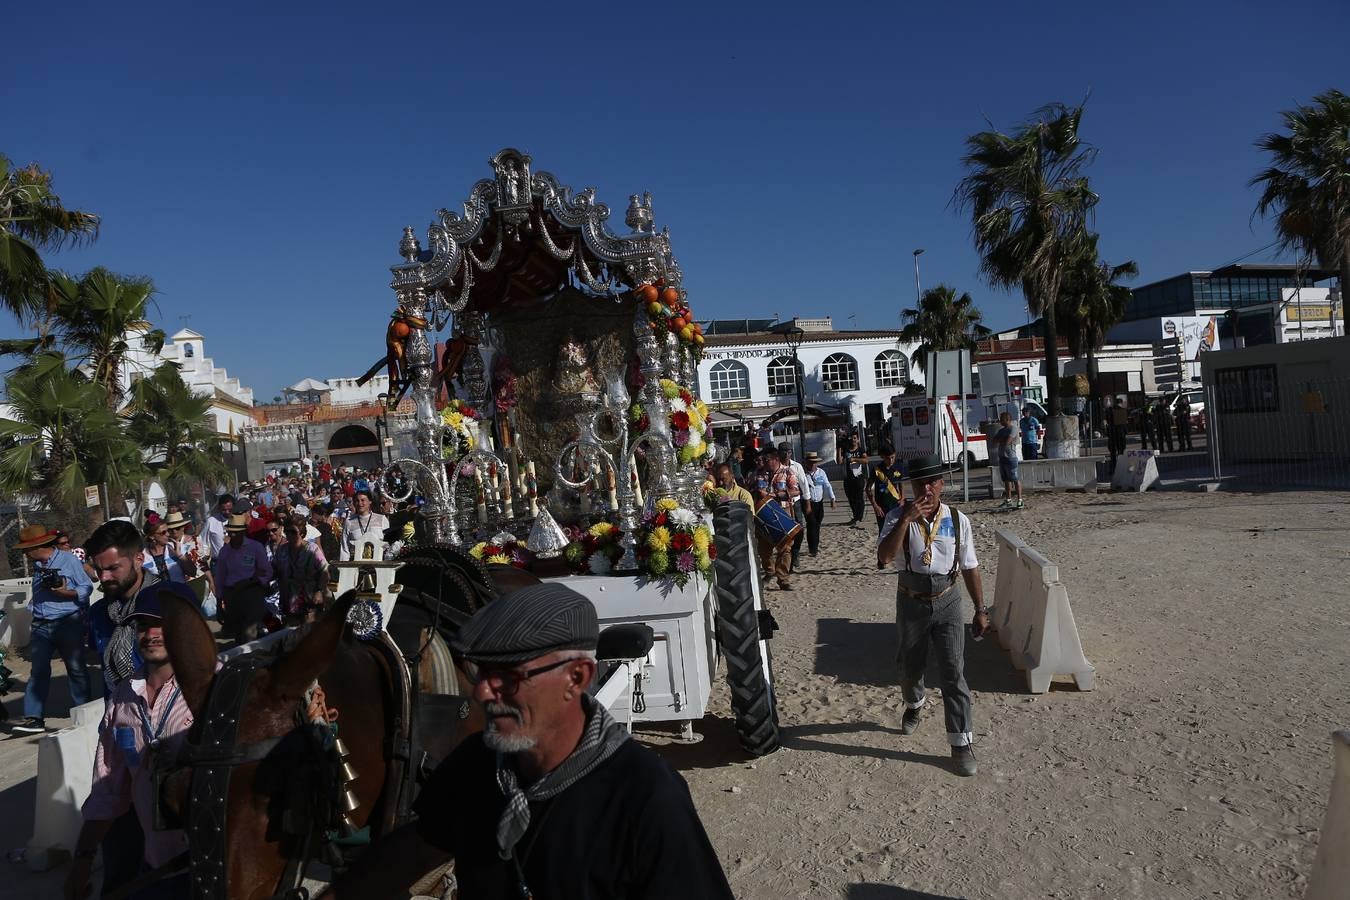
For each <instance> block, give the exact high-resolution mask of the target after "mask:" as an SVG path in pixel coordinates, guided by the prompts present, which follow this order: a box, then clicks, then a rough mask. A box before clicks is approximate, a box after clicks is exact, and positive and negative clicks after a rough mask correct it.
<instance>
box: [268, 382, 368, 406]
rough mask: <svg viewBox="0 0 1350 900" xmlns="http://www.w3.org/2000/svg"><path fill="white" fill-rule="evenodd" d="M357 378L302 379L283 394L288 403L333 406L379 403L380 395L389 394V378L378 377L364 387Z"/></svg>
mask: <svg viewBox="0 0 1350 900" xmlns="http://www.w3.org/2000/svg"><path fill="white" fill-rule="evenodd" d="M356 381H357V379H355V378H329V379H328V380H327V381H320V380H319V379H317V378H302V379H301V380H300V381H297V382H296V383H295V384H293V385H291V386H290V387H288V388H283V389H282V391H281V394H282V396H283V397H285V399H286V402H287V403H327V404H330V405H332V406H349V405H352V404H357V403H378V402H380V395H381V394H387V393H388V392H389V376H388V375H376V376H375V377H374V378H371V379H370V380H369V381H367V382H366V383H365V384H363V385H358V384H357V383H356Z"/></svg>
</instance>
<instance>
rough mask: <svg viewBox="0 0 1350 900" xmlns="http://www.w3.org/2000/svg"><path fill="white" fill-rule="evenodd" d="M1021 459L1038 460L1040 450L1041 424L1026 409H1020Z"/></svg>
mask: <svg viewBox="0 0 1350 900" xmlns="http://www.w3.org/2000/svg"><path fill="white" fill-rule="evenodd" d="M1020 424H1021V426H1022V458H1023V459H1038V458H1040V455H1041V454H1040V449H1041V423H1040V422H1038V421H1037V420H1036V417H1035V416H1033V415H1032V414H1031V410H1030V409H1029V408H1028V407H1025V406H1024V407H1022V421H1021V423H1020Z"/></svg>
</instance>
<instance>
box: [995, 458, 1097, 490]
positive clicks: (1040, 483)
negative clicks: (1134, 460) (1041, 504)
mask: <svg viewBox="0 0 1350 900" xmlns="http://www.w3.org/2000/svg"><path fill="white" fill-rule="evenodd" d="M1018 474H1019V475H1020V476H1021V478H1022V490H1024V491H1078V490H1082V489H1083V486H1084V485H1088V484H1093V485H1095V484H1096V483H1097V460H1096V458H1095V457H1092V456H1079V457H1076V458H1074V459H1027V460H1023V461H1022V462H1021V464H1020V465H1019V466H1018ZM989 492H990V494H989V495H990V496H991V497H1001V496H1003V478H1002V477H1001V476H1000V475H999V471H998V463H997V462H992V463H990V465H989Z"/></svg>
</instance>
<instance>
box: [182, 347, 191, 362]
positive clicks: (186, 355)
mask: <svg viewBox="0 0 1350 900" xmlns="http://www.w3.org/2000/svg"><path fill="white" fill-rule="evenodd" d="M183 358H184V359H192V345H191V344H184V345H183Z"/></svg>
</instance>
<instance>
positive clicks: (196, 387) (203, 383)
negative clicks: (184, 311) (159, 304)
mask: <svg viewBox="0 0 1350 900" xmlns="http://www.w3.org/2000/svg"><path fill="white" fill-rule="evenodd" d="M127 344H128V345H129V347H130V349H129V350H128V351H127V354H126V356H125V357H123V360H122V373H121V382H122V388H123V390H128V389H129V388H130V387H131V385H132V383H134V382H135V381H137V380H139V379H141V378H144V377H145V376H147V375H148V374H150V373H151V372H152V371H154V370H155V369H156V368H158V367H159V365H160V364H162V363H165V362H173V363H177V364H178V374H179V376H180V377H181V378H182V379H183V383H184V384H186V385H187V386H188V387H189V388H190V389H191V390H192V392H193V393H194V394H197V395H198V396H201V397H210V398H211V415H212V416H214V417H215V421H216V431H217V432H219V433H220V434H227V435H231V436H233V435H236V434H239V433H240V432H241V431H242V430H243V429H244V427H245V426H248V425H252V424H253V388H250V387H245V386H244V385H242V384H240V382H239V379H238V378H232V377H230V374H229V373H228V372H227V371H225V369H223V368H221V367H219V366H217V365H216V364H215V360H213V359H211V358H210V357H209V356H207V355H206V338H205V337H204V336H203V335H201V334H199V333H197V332H195V331H193V330H192V329H190V328H184V329H182V330H181V331H178V332H176V333H175V334H174V335H173V336H172V337H170V338H169V339H168V340H167V341H165V342H164V347H163V349H162V350H160V352H159V353H158V354H155V353H153V352H152V351H151V350H150V349H149V348H148V347H145V346H144V343H143V342H142V340H141V338H140V336H139V335H136V334H129V335H128V337H127Z"/></svg>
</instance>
